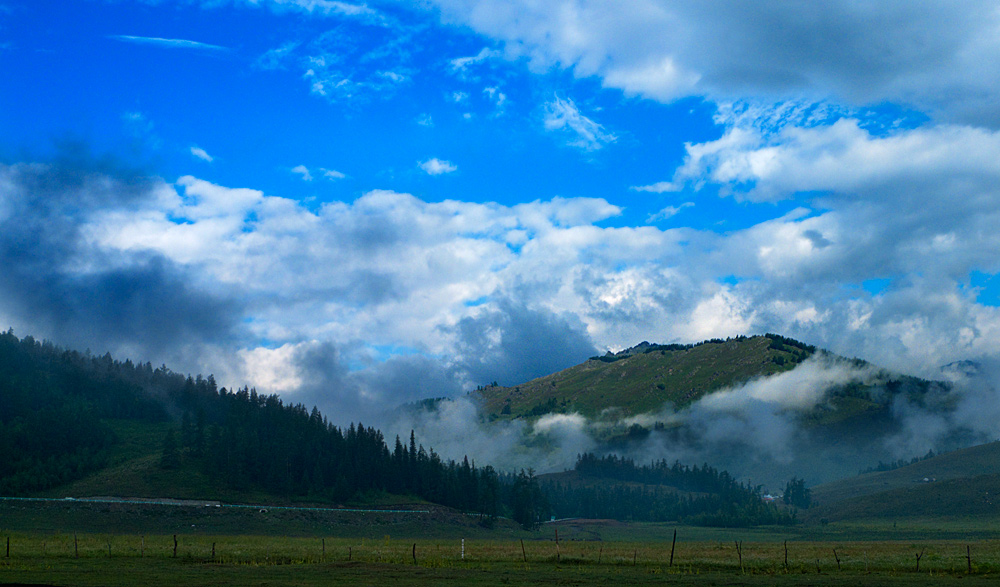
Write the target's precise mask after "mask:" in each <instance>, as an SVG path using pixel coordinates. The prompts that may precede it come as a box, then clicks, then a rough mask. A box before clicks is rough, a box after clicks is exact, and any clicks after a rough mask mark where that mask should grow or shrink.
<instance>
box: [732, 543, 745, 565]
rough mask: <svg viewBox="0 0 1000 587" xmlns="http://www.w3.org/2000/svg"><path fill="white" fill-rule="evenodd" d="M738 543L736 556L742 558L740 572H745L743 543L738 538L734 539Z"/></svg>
mask: <svg viewBox="0 0 1000 587" xmlns="http://www.w3.org/2000/svg"><path fill="white" fill-rule="evenodd" d="M733 542H735V543H736V556H738V557H739V559H740V573H742V572H743V543H742V542H739V541H738V540H734V541H733Z"/></svg>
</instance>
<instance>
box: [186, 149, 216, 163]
mask: <svg viewBox="0 0 1000 587" xmlns="http://www.w3.org/2000/svg"><path fill="white" fill-rule="evenodd" d="M191 154H192V155H194V156H195V157H197V158H198V159H201V160H202V161H207V162H209V163H211V162H212V161H214V160H215V158H214V157H212V156H211V155H209V154H208V153H207V152H206V151H205V149H202V148H201V147H195V146H192V147H191Z"/></svg>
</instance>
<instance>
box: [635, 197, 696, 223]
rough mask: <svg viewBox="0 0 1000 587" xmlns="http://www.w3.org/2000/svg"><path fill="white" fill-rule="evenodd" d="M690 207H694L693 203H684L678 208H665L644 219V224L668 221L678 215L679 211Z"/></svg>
mask: <svg viewBox="0 0 1000 587" xmlns="http://www.w3.org/2000/svg"><path fill="white" fill-rule="evenodd" d="M691 206H694V202H684V203H683V204H681V205H680V206H667V207H666V208H662V209H661V210H660V211H659V212H655V213H653V214H650V215H649V217H648V218H646V222H657V221H659V220H669V219H671V218H673V217H674V216H677V215H678V214H680V212H681V210H683V209H684V208H690V207H691Z"/></svg>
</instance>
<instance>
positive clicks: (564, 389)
mask: <svg viewBox="0 0 1000 587" xmlns="http://www.w3.org/2000/svg"><path fill="white" fill-rule="evenodd" d="M815 350H816V349H815V347H812V346H809V345H805V344H802V343H799V342H797V341H793V340H790V339H786V338H783V337H780V336H776V335H766V336H754V337H749V338H748V337H736V338H733V339H727V340H710V341H706V342H703V343H699V344H695V345H655V344H649V343H642V344H640V345H638V346H636V347H633V348H631V349H628V350H625V351H622V352H620V353H617V354H614V355H612V354H608V355H605V356H603V357H594V358H592V359H590V360H588V361H586V362H585V363H582V364H580V365H577V366H575V367H570V368H569V369H564V370H563V371H560V372H558V373H553V374H552V375H547V376H545V377H541V378H538V379H534V380H532V381H529V382H527V383H524V384H521V385H518V386H514V387H499V386H489V387H485V388H482V389H480V390H478V391H477V393H478V395H479V396H480V397H481V398H482V400H483V403H484V408H483V411H484V412H485V413H486V414H489V415H491V416H493V417H496V418H518V417H531V416H539V415H542V414H545V413H550V412H579V413H580V414H583V415H584V416H587V417H590V418H595V417H599V416H600V415H601V414H602V412H604V411H605V410H607V409H617V413H616V414H615V415H616V416H631V415H635V414H642V413H647V412H651V411H656V410H659V409H661V408H662V407H663V406H664V405H665V404H666V403H667V402H670V403H672V404H673V405H674V406H675V407H678V408H680V407H684V406H687V405H689V404H690V403H692V402H694V401H696V400H697V399H699V398H701V397H703V396H704V395H705V394H707V393H710V392H712V391H716V390H718V389H722V388H725V387H728V386H732V385H735V384H738V383H742V382H745V381H748V380H750V379H752V378H755V377H763V376H767V375H773V374H776V373H781V372H783V371H788V370H790V369H792V368H794V367H795V365H797V364H799V363H801V362H802V361H803V360H805V359H806V358H807V357H809V356H810V355H812V354H813V353H814V352H815Z"/></svg>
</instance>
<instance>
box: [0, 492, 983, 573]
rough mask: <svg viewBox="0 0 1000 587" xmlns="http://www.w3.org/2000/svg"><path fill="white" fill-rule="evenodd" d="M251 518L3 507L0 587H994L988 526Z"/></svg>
mask: <svg viewBox="0 0 1000 587" xmlns="http://www.w3.org/2000/svg"><path fill="white" fill-rule="evenodd" d="M262 509H263V510H266V508H264V507H262V508H259V509H257V508H232V509H226V508H215V507H203V506H202V507H196V506H152V505H135V504H132V505H127V504H121V505H118V504H106V503H83V502H0V585H5V584H34V585H60V586H76V585H81V586H84V585H107V586H115V585H137V584H142V585H164V586H170V587H175V586H178V585H261V586H263V585H269V586H282V585H333V586H338V585H378V586H379V587H384V586H385V585H386V584H387V582H389V581H391V582H392V584H393V585H394V587H395V586H397V585H398V586H407V585H413V586H429V585H460V586H467V585H472V586H475V585H504V584H511V585H577V586H586V585H606V584H608V583H609V582H614V583H616V584H620V585H660V584H664V583H670V584H678V585H858V584H865V585H931V584H934V585H940V584H956V585H986V584H996V582H997V580H998V579H1000V539H998V538H1000V535H998V533H997V531H996V528H997V527H998V524H997V520H995V519H982V520H978V521H977V520H974V519H969V520H965V521H957V520H952V521H950V522H948V521H942V520H934V519H923V520H920V519H915V520H909V521H905V522H903V521H899V522H873V523H853V524H848V523H831V524H827V525H810V526H794V527H770V528H768V527H764V528H754V529H723V528H695V527H684V526H681V527H677V526H674V525H670V524H626V523H621V522H613V521H601V520H565V521H560V522H556V523H550V524H545V525H543V527H542V529H540V530H538V531H525V530H521V529H520V528H518V527H516V526H514V525H513V524H510V523H509V522H505V521H501V522H500V523H499V524H498V526H497V527H496V528H493V529H486V528H483V527H481V526H479V525H478V523H477V521H476V520H475V519H474V518H471V517H468V516H462V515H461V514H456V513H451V514H448V513H447V512H443V511H434V512H431V513H410V514H407V513H390V512H385V513H358V512H329V511H308V510H303V511H298V510H278V509H272V510H269V511H263V512H262V511H261V510H262ZM449 515H450V516H451V517H449ZM674 530H677V534H678V540H677V543H676V549H675V550H674V557H673V564H671V543H672V538H673V532H674ZM557 532H558V535H559V543H558V546H557V544H556V533H557ZM175 535H176V537H177V552H176V556H175V555H174V536H175ZM8 538H9V540H10V550H9V553H10V554H9V556H7V550H6V548H7V539H8ZM522 541H523V550H522ZM463 543H464V555H465V556H464V558H463V556H462V554H463ZM737 544H739V547H737ZM786 547H787V557H788V558H787V564H786V562H785V552H786V551H785V549H786ZM967 547H969V549H970V550H969V552H970V553H971V558H972V569H971V570H972V572H971V573H970V572H969V568H968V567H969V561H968V560H967V559H966V552H967V551H966V548H967ZM213 551H214V556H213ZM414 555H415V556H416V561H415V562H414ZM918 555H919V557H920V560H919V571H918V569H917V564H918V561H917V557H918ZM838 559H839V562H838Z"/></svg>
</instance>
